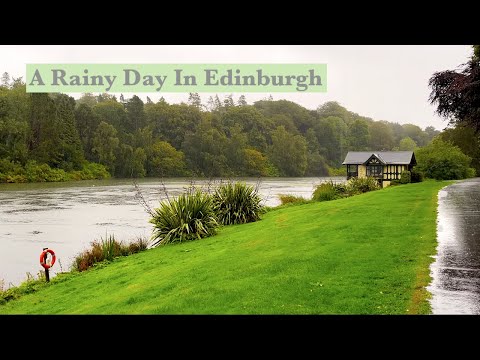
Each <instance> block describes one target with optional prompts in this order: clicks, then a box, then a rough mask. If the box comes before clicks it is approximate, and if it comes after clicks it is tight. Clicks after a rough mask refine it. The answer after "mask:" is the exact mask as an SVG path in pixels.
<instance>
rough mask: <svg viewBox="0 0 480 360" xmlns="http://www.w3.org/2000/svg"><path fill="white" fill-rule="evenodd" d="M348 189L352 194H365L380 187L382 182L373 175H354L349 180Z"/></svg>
mask: <svg viewBox="0 0 480 360" xmlns="http://www.w3.org/2000/svg"><path fill="white" fill-rule="evenodd" d="M346 189H347V192H348V193H349V194H350V195H355V194H363V193H366V192H369V191H374V190H378V189H380V184H379V183H378V181H377V179H375V178H372V177H363V178H358V177H353V178H351V179H349V180H348V181H347V183H346Z"/></svg>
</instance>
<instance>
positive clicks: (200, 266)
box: [0, 181, 448, 314]
mask: <svg viewBox="0 0 480 360" xmlns="http://www.w3.org/2000/svg"><path fill="white" fill-rule="evenodd" d="M446 184H448V182H437V181H427V182H424V183H418V184H408V185H402V186H397V187H392V188H386V189H383V190H379V191H374V192H371V193H367V194H363V195H358V196H354V197H351V198H346V199H341V200H335V201H330V202H322V203H309V204H303V205H295V206H288V207H281V208H278V209H275V210H273V211H270V212H268V213H267V214H266V215H265V216H264V218H263V219H262V220H261V221H259V222H256V223H251V224H246V225H239V226H229V227H225V228H224V229H222V230H221V231H220V233H219V235H217V236H214V237H211V238H206V239H202V240H199V241H191V242H188V243H183V244H179V245H172V246H165V247H161V248H156V249H152V250H148V251H146V252H143V253H140V254H136V255H132V256H129V257H126V258H120V259H118V260H115V261H114V262H113V263H111V264H109V265H108V266H106V267H101V268H98V269H94V270H92V271H87V272H85V273H81V274H77V275H74V276H71V277H69V278H66V279H63V281H59V282H58V283H56V284H52V285H50V286H48V289H43V290H40V291H38V292H37V293H34V294H31V295H27V296H24V297H23V298H21V299H19V300H16V301H12V302H9V303H7V304H6V305H4V306H1V307H0V313H19V314H22V313H31V314H40V313H49V314H57V313H64V314H78V313H90V314H140V313H143V314H200V313H202V314H411V313H414V314H415V313H419V314H426V313H429V312H430V305H429V302H428V292H427V291H426V286H427V285H428V283H429V282H430V276H429V266H430V263H431V262H432V261H433V259H432V257H431V256H432V255H433V254H434V253H435V246H436V210H437V193H438V191H439V190H440V189H441V188H442V187H444V186H445V185H446ZM46 291H48V296H45V295H46ZM73 294H74V295H75V296H72V295H73ZM91 299H95V301H91Z"/></svg>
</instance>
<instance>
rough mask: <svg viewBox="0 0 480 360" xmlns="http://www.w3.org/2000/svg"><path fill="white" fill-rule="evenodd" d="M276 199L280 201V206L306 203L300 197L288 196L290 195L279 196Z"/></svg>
mask: <svg viewBox="0 0 480 360" xmlns="http://www.w3.org/2000/svg"><path fill="white" fill-rule="evenodd" d="M278 198H279V199H280V201H281V203H282V205H285V204H304V203H307V202H308V200H307V199H305V198H303V197H301V196H295V195H290V194H279V195H278Z"/></svg>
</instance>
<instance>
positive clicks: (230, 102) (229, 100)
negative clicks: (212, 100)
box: [223, 94, 235, 108]
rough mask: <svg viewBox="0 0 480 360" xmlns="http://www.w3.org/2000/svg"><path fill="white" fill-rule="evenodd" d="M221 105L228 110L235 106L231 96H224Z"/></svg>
mask: <svg viewBox="0 0 480 360" xmlns="http://www.w3.org/2000/svg"><path fill="white" fill-rule="evenodd" d="M223 105H224V107H225V108H229V107H232V106H235V102H234V101H233V95H232V94H230V95H226V96H225V98H224V99H223Z"/></svg>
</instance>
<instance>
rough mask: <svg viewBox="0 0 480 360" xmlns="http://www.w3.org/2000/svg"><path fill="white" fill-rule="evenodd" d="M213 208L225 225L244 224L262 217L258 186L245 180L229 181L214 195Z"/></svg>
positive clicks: (220, 221) (219, 187)
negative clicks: (248, 183)
mask: <svg viewBox="0 0 480 360" xmlns="http://www.w3.org/2000/svg"><path fill="white" fill-rule="evenodd" d="M212 201H213V210H214V212H215V214H216V216H217V219H218V221H219V223H221V224H223V225H231V224H244V223H249V222H254V221H257V220H258V219H260V215H261V213H262V211H263V206H262V204H261V201H262V198H261V197H260V195H259V194H258V188H255V187H253V186H252V185H247V184H246V183H244V182H236V183H232V182H227V183H225V184H221V185H220V186H218V187H217V188H216V189H215V192H214V193H213V195H212Z"/></svg>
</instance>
